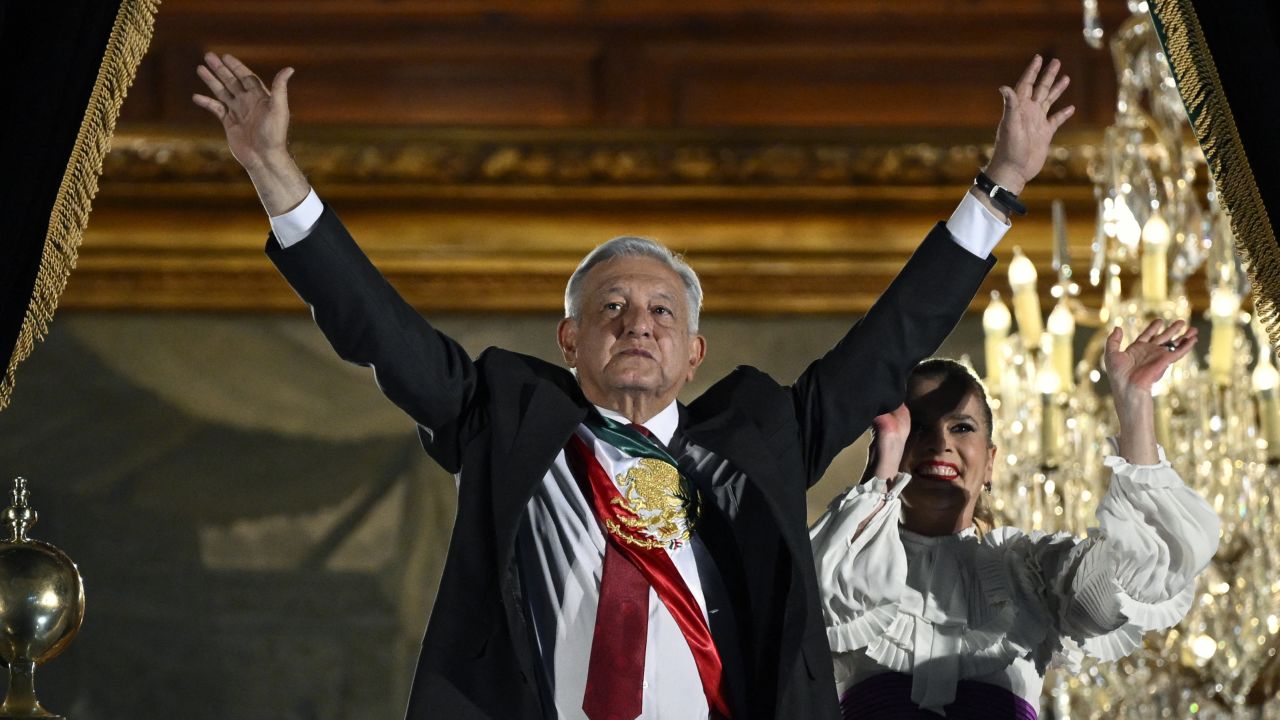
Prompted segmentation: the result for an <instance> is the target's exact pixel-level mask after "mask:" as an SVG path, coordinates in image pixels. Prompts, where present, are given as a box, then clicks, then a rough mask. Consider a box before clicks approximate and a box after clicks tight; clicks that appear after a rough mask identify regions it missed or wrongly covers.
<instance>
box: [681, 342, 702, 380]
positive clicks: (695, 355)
mask: <svg viewBox="0 0 1280 720" xmlns="http://www.w3.org/2000/svg"><path fill="white" fill-rule="evenodd" d="M706 357H707V339H706V338H704V337H702V336H701V335H694V336H693V338H692V339H691V340H690V342H689V375H688V377H686V378H685V381H686V382H688V381H690V380H693V375H694V373H696V372H697V371H698V366H699V365H701V364H702V361H703V360H705V359H706Z"/></svg>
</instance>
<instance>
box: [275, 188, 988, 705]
mask: <svg viewBox="0 0 1280 720" xmlns="http://www.w3.org/2000/svg"><path fill="white" fill-rule="evenodd" d="M268 254H269V256H270V257H271V259H272V261H273V262H275V264H276V266H277V267H278V268H279V269H280V271H281V273H282V274H283V275H284V276H285V278H286V279H287V280H288V281H289V283H290V284H291V285H292V286H293V287H294V289H295V290H296V291H297V292H298V294H299V295H300V296H301V297H302V299H303V300H305V301H306V302H307V303H308V304H309V305H310V306H311V308H312V311H313V314H314V316H315V319H316V322H317V324H318V325H319V326H320V328H321V330H322V331H323V332H324V333H325V335H326V336H327V337H328V339H329V341H330V342H331V343H332V344H333V347H334V349H335V350H336V351H337V352H338V354H339V355H340V356H341V357H343V358H344V359H346V360H348V361H351V362H356V363H360V364H363V365H368V366H371V367H373V368H374V371H375V374H376V377H377V381H378V384H379V386H380V387H381V389H382V391H383V392H384V393H386V395H387V397H389V398H390V399H391V400H392V401H393V402H395V403H396V404H397V405H398V406H399V407H400V408H401V409H403V410H404V411H405V412H406V413H408V414H409V415H410V416H411V417H412V418H413V419H414V420H415V421H416V422H417V423H418V425H419V434H420V435H421V438H422V443H423V446H424V447H425V448H426V451H427V452H428V453H429V454H430V455H431V457H432V458H434V459H435V460H436V462H438V463H439V464H440V465H441V466H443V467H444V468H445V469H446V470H448V471H450V472H453V473H457V474H459V476H460V477H459V491H458V514H457V520H456V522H455V524H454V528H453V535H452V539H451V541H450V544H449V551H448V555H447V559H446V562H445V569H444V575H443V577H442V579H441V583H440V590H439V594H438V596H437V598H436V602H435V609H434V610H433V611H432V614H431V619H430V621H429V623H428V625H427V631H426V636H425V638H424V639H423V644H422V654H421V657H420V658H419V661H418V670H417V674H416V676H415V678H414V682H413V690H412V694H411V696H410V700H409V708H408V718H409V719H410V720H424V719H426V718H448V719H449V720H463V719H470V718H476V719H479V718H495V719H501V720H510V719H512V718H540V717H543V716H544V712H546V711H545V710H544V708H543V705H542V701H541V699H540V697H539V690H538V685H539V683H538V681H537V677H538V676H537V670H538V668H536V667H535V665H534V663H535V662H537V660H536V655H535V653H534V651H533V641H532V639H531V638H532V634H531V629H530V627H529V625H528V620H527V617H526V614H525V611H524V607H525V603H524V598H523V595H522V593H523V589H522V586H521V582H520V578H519V572H518V570H517V563H516V562H515V542H516V531H517V527H518V523H519V522H520V519H521V517H522V513H523V511H524V509H525V506H526V504H527V502H528V500H529V499H530V497H531V496H532V493H533V491H534V488H535V486H536V484H537V483H539V482H541V481H542V478H543V476H544V475H545V474H546V472H547V469H548V468H549V467H550V466H551V464H552V462H553V461H554V459H555V457H556V454H557V453H559V452H560V450H561V449H562V448H563V447H564V445H565V443H566V442H567V441H568V438H569V436H570V434H571V433H572V432H573V430H574V428H575V427H577V425H578V424H579V423H580V422H581V421H582V420H583V418H584V417H586V414H587V412H588V410H589V408H590V403H588V402H587V400H586V399H585V398H584V397H583V395H582V393H581V391H580V390H579V388H578V385H577V382H576V381H575V379H574V377H573V376H572V375H571V374H570V373H569V372H568V371H567V370H565V369H564V368H561V367H558V366H555V365H551V364H549V363H546V362H544V361H542V360H539V359H536V358H533V357H529V356H526V355H520V354H516V353H512V352H509V351H506V350H502V349H497V348H490V349H488V350H486V351H484V352H483V353H481V354H480V356H479V357H477V358H475V359H474V360H473V359H472V358H470V357H469V356H468V355H467V353H466V352H465V351H464V350H463V349H462V347H461V346H459V345H458V344H457V343H456V342H454V341H453V340H452V339H450V338H449V337H447V336H446V335H444V334H443V333H440V332H439V331H437V330H436V329H434V328H433V327H432V326H431V325H430V324H429V323H428V322H427V321H426V320H425V319H423V318H422V317H421V316H420V315H419V314H418V313H417V312H416V311H414V310H413V308H411V307H410V306H409V305H408V304H407V303H405V302H404V301H403V300H402V299H401V298H400V297H399V295H397V293H396V292H395V291H394V290H393V289H392V287H391V286H390V285H389V284H388V283H387V282H386V280H385V279H383V278H382V276H381V275H380V274H379V273H378V271H377V270H376V269H375V268H374V267H373V265H372V264H370V263H369V261H368V259H367V258H366V257H365V256H364V254H363V253H362V252H361V251H360V249H359V248H358V247H357V246H356V244H355V242H354V241H353V240H352V239H351V237H350V235H349V234H348V233H347V231H346V229H345V228H344V227H343V226H342V224H341V222H340V221H339V220H338V219H337V216H336V215H335V214H334V213H333V211H332V210H331V209H328V208H326V209H325V211H324V214H323V215H322V216H321V218H320V221H319V223H318V224H317V226H316V228H315V229H314V230H313V231H312V233H311V234H310V236H308V237H307V239H306V240H304V241H302V242H301V243H299V244H297V245H294V246H291V247H290V248H288V249H280V248H279V247H278V246H277V244H276V243H275V241H274V239H272V240H269V241H268ZM994 262H995V261H994V260H993V259H991V258H988V259H986V260H981V259H979V258H977V257H975V256H973V255H972V254H971V253H969V252H968V251H966V250H964V249H963V248H961V247H959V246H958V245H957V244H956V243H955V242H954V241H953V240H952V239H951V237H950V234H949V233H948V232H947V230H946V228H945V227H944V226H943V225H942V224H941V223H939V224H938V226H937V227H935V228H934V229H933V231H932V232H931V233H930V234H929V235H928V237H926V238H925V241H924V243H923V244H922V245H921V247H920V249H918V250H917V251H916V253H915V255H913V257H912V258H911V260H910V261H909V262H908V263H907V265H906V266H905V267H904V268H903V270H902V272H901V273H900V274H899V276H898V278H897V279H896V280H895V281H894V282H893V284H892V285H891V286H890V287H889V289H888V290H886V291H885V293H884V294H883V295H882V296H881V298H880V300H879V301H878V302H877V303H876V304H875V306H874V307H873V308H872V309H871V310H870V311H869V312H868V313H867V315H866V316H865V317H864V318H862V319H861V320H860V321H859V322H858V323H857V324H855V325H854V326H853V327H852V328H851V329H850V331H849V333H848V334H847V335H846V336H845V337H844V338H843V339H842V340H841V341H840V342H839V343H838V344H837V345H836V346H835V347H834V348H833V349H832V350H831V351H829V352H828V353H827V354H826V355H825V356H823V357H822V358H820V359H818V360H816V361H814V362H813V364H812V365H810V366H809V368H808V369H807V370H806V371H805V372H804V373H803V374H802V375H801V376H800V378H799V379H798V380H796V382H795V383H793V384H792V385H790V386H784V385H781V384H779V383H777V382H776V381H774V380H773V379H772V378H770V377H769V376H767V375H765V374H764V373H763V372H761V371H759V370H756V369H754V368H751V367H745V366H744V367H739V368H737V369H736V370H734V371H733V372H732V373H730V374H729V375H728V376H727V377H725V378H724V379H722V380H720V381H719V382H718V383H716V384H715V385H714V386H713V387H711V388H710V389H709V390H707V392H705V393H704V394H703V395H702V396H701V397H699V398H697V399H696V400H694V401H693V402H692V403H690V404H689V405H688V406H687V407H682V408H681V423H680V428H679V430H678V431H677V436H676V438H675V439H674V440H673V443H672V445H673V446H674V448H673V449H674V450H675V451H676V452H677V454H678V455H682V454H684V453H685V451H686V450H687V449H688V448H689V447H692V446H696V447H698V448H700V449H702V451H710V452H713V453H715V454H716V455H718V456H720V458H722V459H724V460H726V461H728V462H729V463H731V465H732V467H733V468H735V469H736V470H737V471H739V472H735V473H729V474H727V475H728V476H731V477H735V478H737V480H735V481H733V482H734V483H735V484H736V486H735V487H714V486H712V485H713V484H712V482H711V480H710V478H705V477H698V476H697V475H696V474H694V476H693V480H694V481H695V482H696V483H698V484H699V485H700V487H701V489H702V491H703V494H704V496H705V497H706V498H708V502H705V503H704V505H705V506H706V507H705V509H704V516H703V519H702V521H701V523H700V525H699V529H698V534H699V537H700V538H701V539H702V540H703V542H704V543H705V544H706V546H707V548H708V550H709V551H710V554H711V555H712V557H713V558H714V559H715V561H716V563H717V566H718V569H719V570H720V572H721V574H722V576H723V577H724V578H725V583H726V586H727V589H728V591H729V594H730V596H731V602H732V603H733V611H734V614H733V616H734V619H735V621H736V624H737V627H736V628H734V630H735V631H736V632H734V633H732V635H733V636H734V643H733V647H732V648H727V647H724V646H722V647H721V653H722V655H729V657H726V661H725V664H726V669H727V671H728V675H729V683H730V684H731V686H732V688H731V697H732V698H733V699H734V707H733V708H732V709H733V711H734V717H735V718H738V719H742V718H787V719H789V720H795V719H799V718H837V717H839V712H838V709H837V705H836V694H835V688H834V683H833V677H832V676H833V671H832V665H831V658H830V652H829V650H828V646H827V641H826V634H825V632H824V629H823V622H822V615H821V611H820V608H819V604H818V586H817V580H816V577H815V572H814V565H813V560H812V556H811V551H810V547H809V537H808V532H807V512H806V504H805V491H806V490H807V489H808V488H809V487H810V486H811V485H813V484H814V483H815V482H817V481H818V479H819V478H821V476H822V474H823V472H824V471H825V470H826V468H827V466H828V464H829V463H830V462H831V460H832V458H834V457H835V455H836V454H837V453H838V452H840V451H841V450H842V449H844V448H845V447H846V446H848V445H849V444H850V443H852V442H853V441H854V440H855V439H856V438H857V437H858V435H860V434H861V433H862V432H863V431H864V430H865V429H866V428H867V427H868V426H869V425H870V422H871V419H872V418H873V417H875V416H876V415H877V414H879V413H882V412H886V411H888V410H889V409H892V408H893V407H896V406H897V404H898V403H900V402H901V401H902V398H903V396H904V392H905V386H906V376H907V373H908V372H909V370H910V369H911V367H912V366H913V365H914V364H915V363H916V362H918V361H919V360H921V359H922V358H924V357H926V356H928V355H929V354H930V353H932V352H934V351H935V350H936V349H937V347H938V345H939V344H941V342H942V340H943V339H944V338H945V337H946V335H947V334H948V333H949V332H950V331H951V329H952V328H953V327H954V326H955V324H956V322H957V321H958V320H959V318H960V316H961V314H962V313H963V312H964V310H965V308H966V307H967V306H968V304H969V302H970V300H971V299H972V298H973V295H974V293H975V292H977V289H978V286H979V285H980V283H981V282H982V279H983V277H984V276H985V275H986V273H987V271H988V270H990V268H991V266H992V265H993V264H994ZM683 464H684V462H683V461H682V465H683ZM685 469H686V470H689V468H685ZM724 630H725V628H723V627H719V628H718V627H717V624H716V623H715V622H713V623H712V632H713V635H715V636H716V639H717V642H718V643H719V642H720V641H721V638H722V637H727V635H726V633H724Z"/></svg>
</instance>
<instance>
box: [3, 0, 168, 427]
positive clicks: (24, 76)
mask: <svg viewBox="0 0 1280 720" xmlns="http://www.w3.org/2000/svg"><path fill="white" fill-rule="evenodd" d="M157 4H158V0H56V1H53V2H25V1H24V2H5V3H2V4H0V67H4V68H5V75H6V85H7V88H6V91H5V111H4V112H0V158H3V161H4V168H5V174H6V178H5V182H4V191H3V192H2V193H0V409H3V408H4V407H5V406H6V405H7V404H8V401H9V397H10V393H11V392H12V389H13V382H14V374H15V370H16V368H17V365H18V363H19V362H21V361H22V360H23V359H25V358H26V356H27V355H28V354H29V353H30V352H31V349H32V345H33V344H34V342H35V341H36V340H37V339H39V338H41V337H43V336H44V333H45V329H46V328H47V325H48V322H49V321H50V320H51V319H52V317H53V311H54V309H55V308H56V307H57V302H58V296H59V295H61V293H62V289H63V287H65V285H66V279H67V274H68V273H69V272H70V270H71V265H72V264H73V263H74V262H75V255H76V249H77V248H78V247H79V244H80V238H81V236H82V234H83V232H84V227H85V224H86V223H87V221H88V215H89V203H90V201H91V200H92V198H93V195H94V193H95V192H96V190H97V180H98V174H99V173H100V172H101V168H102V158H103V156H104V155H105V154H106V151H107V148H108V147H109V143H110V138H111V132H112V129H113V128H114V126H115V119H116V116H117V114H118V112H119V109H120V104H121V102H123V100H124V94H125V91H126V90H127V88H128V86H129V83H130V82H132V79H133V75H134V72H135V71H136V69H137V65H138V62H139V61H140V60H141V58H142V54H143V53H144V52H145V51H146V47H147V44H148V43H149V42H150V39H151V28H152V21H153V17H154V13H155V8H156V5H157Z"/></svg>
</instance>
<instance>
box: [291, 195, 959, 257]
mask: <svg viewBox="0 0 1280 720" xmlns="http://www.w3.org/2000/svg"><path fill="white" fill-rule="evenodd" d="M323 213H324V203H322V202H320V196H319V195H316V191H315V189H314V188H313V189H312V190H311V191H310V192H308V193H307V197H306V198H305V199H303V201H302V202H300V203H298V207H296V208H294V209H292V210H290V211H289V212H287V213H285V214H283V215H277V216H276V217H273V218H271V232H273V233H275V235H276V241H277V242H279V243H280V247H281V248H287V247H289V246H290V245H293V244H294V243H296V242H298V241H300V240H303V239H305V238H306V237H307V236H308V235H310V234H311V229H312V228H314V227H315V226H316V223H317V222H319V220H320V215H322V214H323ZM952 234H953V235H954V234H955V233H954V232H952Z"/></svg>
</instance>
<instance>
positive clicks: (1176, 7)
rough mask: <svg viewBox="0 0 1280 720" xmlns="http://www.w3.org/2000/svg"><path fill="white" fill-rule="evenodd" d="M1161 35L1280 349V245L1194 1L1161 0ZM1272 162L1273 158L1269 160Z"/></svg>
mask: <svg viewBox="0 0 1280 720" xmlns="http://www.w3.org/2000/svg"><path fill="white" fill-rule="evenodd" d="M1151 15H1152V19H1153V20H1154V21H1155V26H1156V32H1157V33H1159V35H1160V38H1161V40H1162V41H1163V43H1164V48H1165V54H1166V55H1167V56H1168V58H1169V65H1170V66H1171V67H1172V68H1173V74H1174V76H1175V77H1176V78H1177V81H1178V90H1179V92H1180V93H1181V94H1182V100H1183V103H1184V104H1185V105H1186V108H1187V115H1188V117H1189V118H1190V119H1191V126H1192V129H1193V130H1194V132H1195V135H1196V140H1198V141H1199V142H1200V147H1201V148H1202V149H1203V150H1204V156H1205V160H1206V161H1207V162H1208V164H1209V171H1210V172H1211V173H1213V177H1214V179H1215V181H1216V183H1217V189H1218V193H1219V196H1220V198H1221V201H1222V205H1223V207H1225V208H1226V211H1227V214H1228V216H1229V217H1230V219H1231V230H1232V233H1234V235H1235V238H1236V250H1237V252H1238V253H1239V254H1240V259H1241V260H1242V261H1243V263H1244V266H1245V269H1246V271H1247V272H1248V274H1249V281H1250V284H1251V285H1252V287H1253V304H1254V310H1255V312H1256V314H1257V316H1258V319H1259V321H1260V322H1261V323H1262V326H1263V327H1264V328H1265V329H1266V331H1267V335H1268V337H1269V339H1270V341H1271V345H1272V347H1276V346H1277V345H1280V247H1277V246H1276V236H1275V232H1274V229H1273V228H1272V227H1271V221H1270V219H1269V216H1268V215H1267V208H1266V205H1265V204H1264V203H1263V201H1262V193H1261V192H1260V191H1259V190H1258V184H1257V182H1256V181H1255V180H1254V176H1253V170H1252V169H1251V168H1250V166H1249V157H1248V155H1246V154H1245V150H1244V143H1243V142H1241V140H1240V133H1239V131H1238V130H1237V128H1236V121H1235V116H1234V115H1233V114H1232V112H1231V105H1230V103H1229V102H1228V101H1227V97H1226V94H1225V93H1224V92H1223V90H1222V82H1221V80H1220V79H1219V76H1218V68H1217V65H1216V64H1215V63H1214V61H1213V55H1212V53H1211V52H1210V51H1209V46H1208V44H1207V43H1206V41H1205V37H1204V32H1203V31H1202V30H1201V28H1200V21H1199V18H1198V17H1197V16H1196V12H1195V7H1194V4H1193V3H1192V0H1155V2H1154V3H1153V4H1152V6H1151ZM1262 160H1263V161H1264V162H1271V161H1272V159H1271V158H1263V159H1262Z"/></svg>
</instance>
